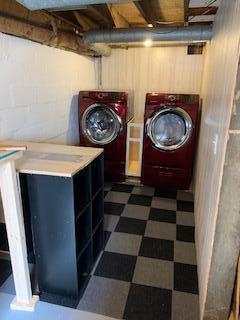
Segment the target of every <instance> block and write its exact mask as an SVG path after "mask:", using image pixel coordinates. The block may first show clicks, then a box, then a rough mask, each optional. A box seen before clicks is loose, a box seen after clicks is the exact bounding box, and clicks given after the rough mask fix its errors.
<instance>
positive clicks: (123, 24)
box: [107, 4, 129, 28]
mask: <svg viewBox="0 0 240 320" xmlns="http://www.w3.org/2000/svg"><path fill="white" fill-rule="evenodd" d="M107 6H108V9H109V11H110V13H111V15H112V18H113V21H114V24H115V27H116V28H129V23H128V21H127V20H126V19H125V18H124V17H123V16H122V15H121V14H120V13H119V12H118V10H117V9H116V8H115V7H114V4H107Z"/></svg>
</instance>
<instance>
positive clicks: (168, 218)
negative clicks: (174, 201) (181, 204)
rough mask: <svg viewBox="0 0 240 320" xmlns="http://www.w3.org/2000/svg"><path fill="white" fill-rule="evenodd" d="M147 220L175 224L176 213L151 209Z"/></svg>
mask: <svg viewBox="0 0 240 320" xmlns="http://www.w3.org/2000/svg"><path fill="white" fill-rule="evenodd" d="M149 220H154V221H159V222H168V223H176V211H172V210H164V209H156V208H151V209H150V215H149Z"/></svg>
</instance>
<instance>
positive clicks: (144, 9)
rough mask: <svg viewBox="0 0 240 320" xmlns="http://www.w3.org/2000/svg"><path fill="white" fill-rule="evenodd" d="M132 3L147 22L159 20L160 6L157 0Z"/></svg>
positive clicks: (153, 22)
mask: <svg viewBox="0 0 240 320" xmlns="http://www.w3.org/2000/svg"><path fill="white" fill-rule="evenodd" d="M134 4H135V6H136V7H137V9H138V10H139V12H140V13H141V15H142V16H143V18H144V19H145V20H146V21H147V23H152V24H153V25H154V24H155V21H157V20H159V15H158V12H159V11H160V7H159V5H158V2H157V1H155V0H142V1H135V2H134Z"/></svg>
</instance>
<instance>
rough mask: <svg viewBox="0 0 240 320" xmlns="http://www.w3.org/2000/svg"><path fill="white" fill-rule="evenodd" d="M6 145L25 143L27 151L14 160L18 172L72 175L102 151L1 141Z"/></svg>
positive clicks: (99, 149)
mask: <svg viewBox="0 0 240 320" xmlns="http://www.w3.org/2000/svg"><path fill="white" fill-rule="evenodd" d="M0 143H2V144H7V145H10V146H11V145H16V146H17V145H26V146H27V151H25V152H24V153H23V156H22V158H21V159H19V160H17V161H16V170H17V171H18V172H20V173H29V174H42V175H51V176H62V177H72V176H73V175H74V174H76V173H77V172H78V171H80V170H82V169H84V168H85V167H86V166H87V165H88V164H90V163H91V162H92V161H93V160H94V159H96V158H97V157H98V156H99V155H100V154H101V153H102V152H103V149H101V148H88V147H75V146H66V145H57V144H49V143H38V142H29V141H1V142H0Z"/></svg>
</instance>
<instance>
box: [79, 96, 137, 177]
mask: <svg viewBox="0 0 240 320" xmlns="http://www.w3.org/2000/svg"><path fill="white" fill-rule="evenodd" d="M78 110H79V133H80V145H81V146H87V147H101V148H104V174H105V180H108V181H124V180H125V162H126V136H127V123H128V122H129V121H130V120H131V118H132V117H133V105H132V96H131V94H130V93H128V92H115V91H81V92H79V108H78Z"/></svg>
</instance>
